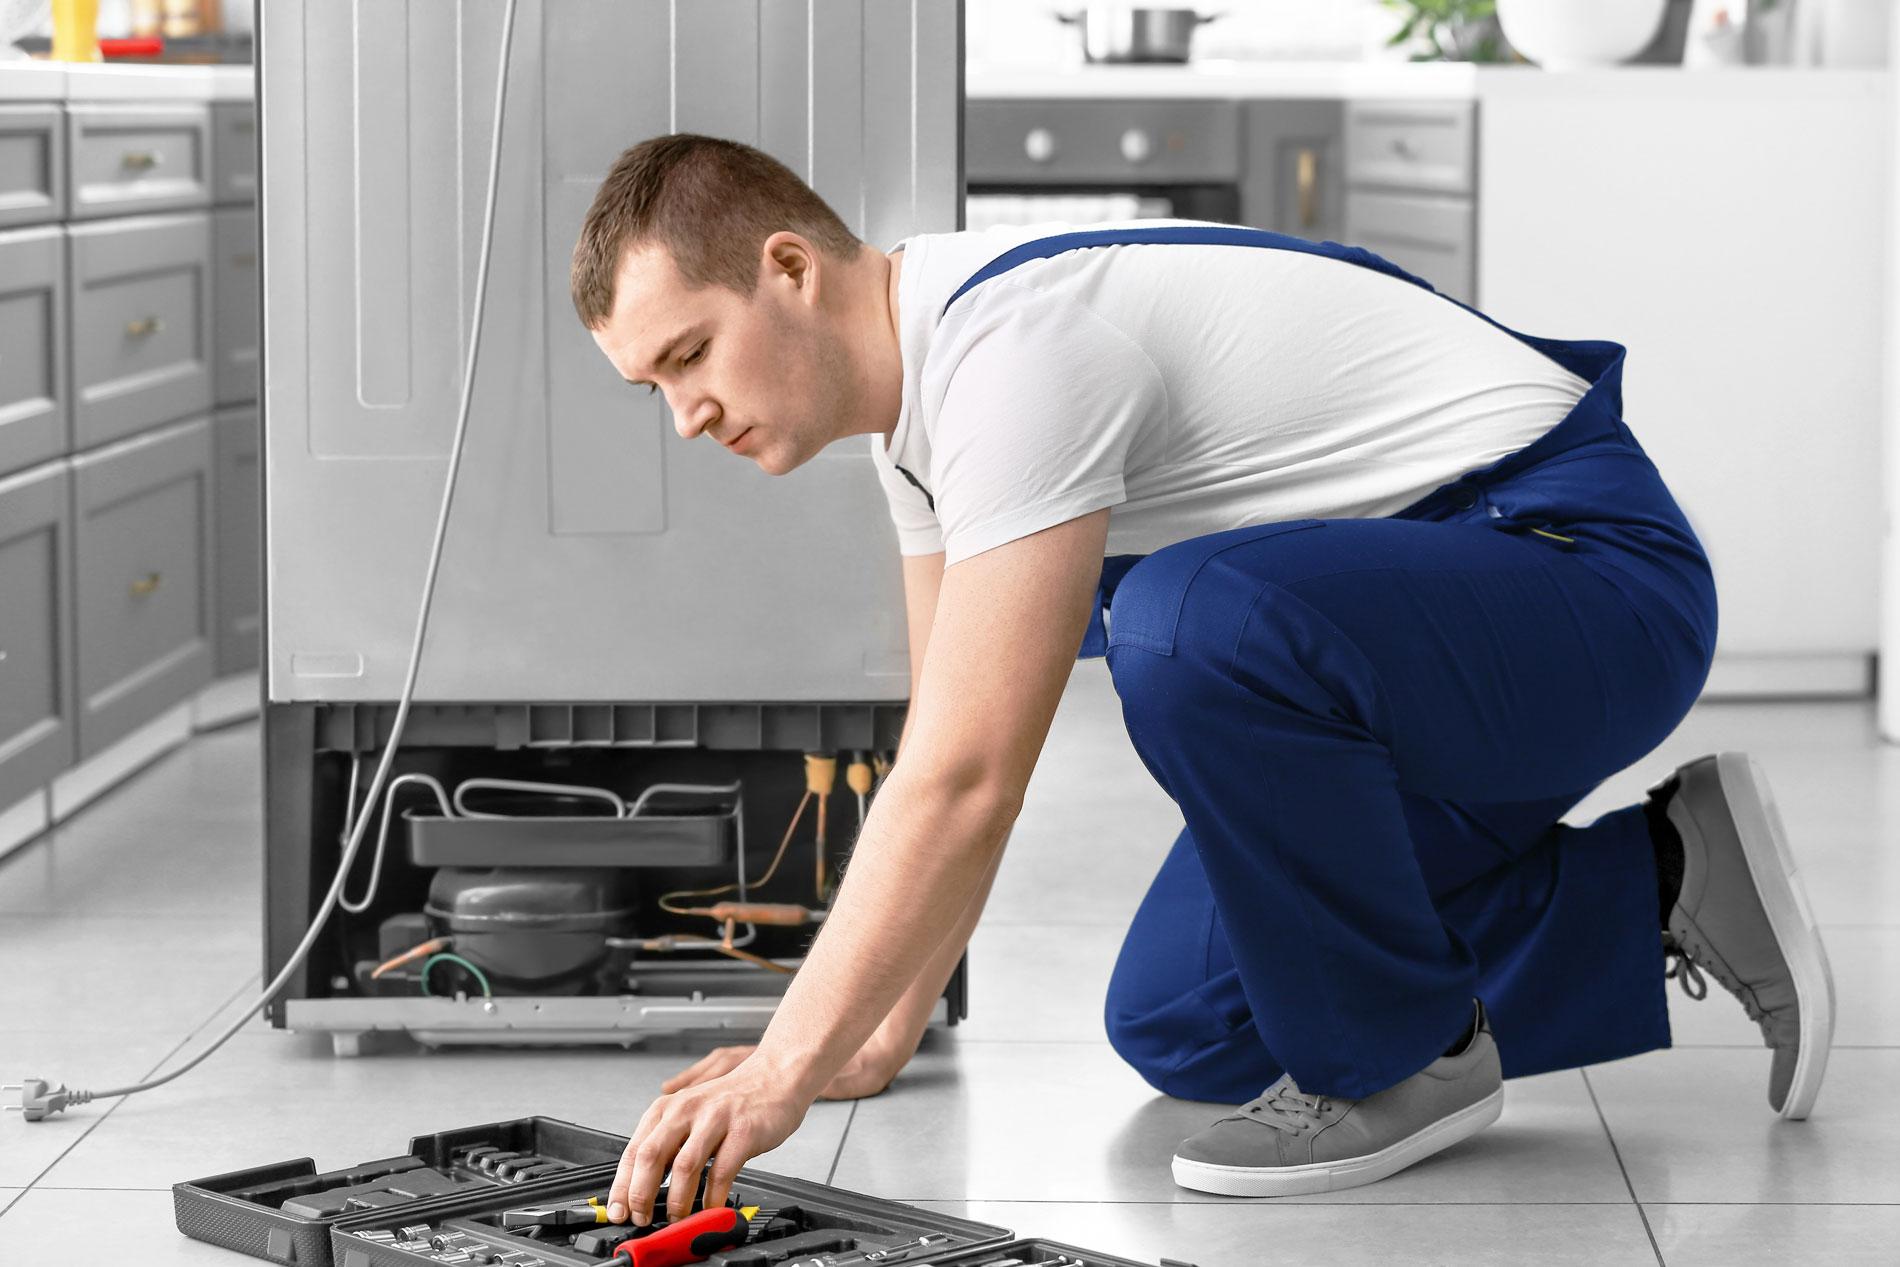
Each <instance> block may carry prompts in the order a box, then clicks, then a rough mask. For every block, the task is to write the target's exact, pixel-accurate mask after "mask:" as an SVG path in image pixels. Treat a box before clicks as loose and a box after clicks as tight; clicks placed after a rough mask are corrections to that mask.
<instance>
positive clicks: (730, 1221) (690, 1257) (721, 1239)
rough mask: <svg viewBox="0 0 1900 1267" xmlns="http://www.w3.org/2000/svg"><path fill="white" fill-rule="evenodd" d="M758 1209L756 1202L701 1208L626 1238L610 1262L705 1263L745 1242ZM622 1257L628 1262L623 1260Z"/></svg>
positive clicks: (645, 1265)
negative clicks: (643, 1233) (736, 1206)
mask: <svg viewBox="0 0 1900 1267" xmlns="http://www.w3.org/2000/svg"><path fill="white" fill-rule="evenodd" d="M758 1212H759V1207H758V1206H756V1205H748V1206H746V1207H744V1208H743V1209H738V1210H735V1209H733V1208H732V1207H731V1206H726V1205H722V1206H716V1207H714V1208H713V1209H710V1210H701V1211H700V1212H699V1213H698V1214H694V1215H689V1216H688V1217H686V1218H683V1219H681V1220H680V1221H679V1222H677V1223H669V1224H667V1225H666V1226H665V1227H663V1228H661V1229H660V1230H659V1231H657V1232H650V1233H648V1234H647V1235H645V1236H642V1237H640V1238H638V1239H637V1240H631V1241H622V1242H621V1243H620V1244H619V1245H618V1246H616V1247H615V1248H614V1257H613V1258H612V1259H610V1260H609V1261H610V1262H614V1263H617V1264H618V1267H683V1265H684V1264H686V1263H699V1262H704V1261H705V1260H706V1259H708V1258H711V1257H712V1256H713V1255H714V1254H717V1253H718V1252H719V1251H720V1250H722V1249H737V1248H739V1247H740V1246H741V1245H744V1244H745V1243H746V1238H747V1237H748V1236H749V1235H750V1233H751V1224H752V1218H753V1216H754V1215H756V1214H757V1213H758ZM622 1256H624V1257H625V1258H626V1259H627V1262H626V1263H619V1259H620V1258H621V1257H622Z"/></svg>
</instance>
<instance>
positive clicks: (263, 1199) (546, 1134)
mask: <svg viewBox="0 0 1900 1267" xmlns="http://www.w3.org/2000/svg"><path fill="white" fill-rule="evenodd" d="M483 1146H489V1147H497V1148H500V1149H502V1150H503V1151H506V1152H521V1153H532V1154H534V1155H536V1156H539V1157H543V1158H546V1159H547V1161H548V1162H549V1163H551V1164H553V1163H558V1164H561V1165H562V1166H563V1167H564V1169H563V1170H562V1171H561V1172H559V1173H558V1174H549V1175H546V1176H543V1177H541V1178H535V1179H528V1180H524V1181H519V1182H516V1181H514V1180H512V1179H510V1178H503V1177H501V1176H499V1175H492V1174H484V1173H483V1172H482V1171H481V1170H479V1169H477V1168H475V1167H472V1166H465V1165H460V1164H458V1163H457V1159H458V1158H459V1157H460V1156H461V1155H462V1154H463V1153H465V1152H466V1151H467V1150H468V1149H470V1148H475V1147H483ZM626 1147H627V1140H626V1137H625V1136H623V1135H610V1134H608V1133H607V1132H605V1131H596V1130H590V1129H589V1128H587V1127H585V1126H576V1125H574V1124H573V1123H571V1122H562V1121H557V1120H556V1119H554V1118H547V1117H527V1118H517V1119H515V1120H513V1121H509V1122H489V1123H487V1124H485V1125H481V1126H465V1127H462V1128H460V1129H459V1130H452V1131H443V1132H441V1133H440V1134H436V1135H418V1136H416V1137H415V1138H414V1139H411V1140H410V1141H409V1148H408V1151H407V1153H405V1154H401V1155H398V1156H394V1157H386V1158H383V1159H381V1160H379V1161H369V1162H363V1163H362V1164H360V1165H356V1166H349V1167H345V1168H344V1169H341V1170H330V1171H319V1170H318V1169H317V1167H316V1164H315V1163H314V1162H313V1161H312V1160H311V1159H310V1158H308V1157H300V1158H298V1159H297V1160H295V1161H285V1162H278V1163H276V1164H274V1165H269V1166H257V1167H253V1168H252V1169H249V1170H234V1171H232V1172H231V1173H230V1174H226V1175H215V1176H213V1177H211V1178H209V1179H193V1180H190V1181H188V1182H185V1183H180V1184H174V1185H172V1212H173V1216H174V1218H175V1219H176V1220H177V1223H178V1230H179V1231H181V1232H183V1233H184V1234H185V1235H186V1236H190V1237H193V1238H195V1239H197V1240H201V1241H209V1242H211V1243H212V1244H213V1245H222V1246H224V1247H225V1248H226V1249H234V1250H237V1251H238V1252H239V1253H241V1254H249V1255H251V1256H252V1257H253V1258H264V1259H268V1260H270V1261H271V1262H276V1263H290V1264H294V1265H295V1267H329V1264H330V1261H331V1260H330V1243H331V1241H330V1229H331V1227H332V1226H334V1225H335V1224H337V1223H339V1222H341V1221H343V1220H345V1219H353V1218H361V1217H362V1216H363V1214H364V1212H365V1209H366V1208H367V1207H366V1206H365V1205H364V1204H360V1203H359V1204H356V1205H354V1206H353V1208H349V1209H339V1210H337V1211H336V1212H335V1213H332V1214H322V1215H319V1214H315V1213H297V1212H287V1211H285V1210H284V1209H283V1206H284V1204H285V1203H286V1202H291V1203H293V1204H294V1203H307V1204H309V1205H313V1206H314V1205H319V1204H325V1203H339V1202H340V1201H341V1197H340V1196H339V1195H337V1190H338V1189H341V1188H345V1187H349V1188H357V1189H359V1192H358V1194H357V1197H358V1200H359V1202H378V1201H382V1200H383V1199H384V1198H385V1197H387V1198H389V1199H390V1204H389V1207H388V1208H390V1209H399V1210H401V1211H402V1212H403V1213H404V1214H405V1215H406V1214H410V1213H414V1214H415V1215H417V1216H418V1217H421V1216H422V1215H424V1214H426V1212H427V1211H429V1210H432V1209H434V1208H436V1207H437V1206H440V1205H441V1204H443V1203H444V1202H445V1201H455V1200H457V1199H461V1200H463V1201H464V1202H466V1200H467V1198H468V1197H469V1195H470V1194H471V1193H481V1194H483V1196H484V1197H485V1198H486V1199H487V1200H489V1201H491V1202H496V1203H498V1204H505V1205H506V1206H508V1207H512V1206H514V1205H516V1204H529V1203H530V1202H527V1201H517V1199H516V1198H517V1197H520V1196H522V1195H523V1194H526V1193H534V1192H540V1191H543V1190H545V1189H546V1188H547V1187H548V1185H549V1184H550V1183H551V1182H558V1181H559V1180H560V1179H562V1178H569V1179H571V1178H573V1177H575V1176H578V1175H582V1174H587V1175H598V1174H601V1173H603V1172H604V1173H605V1174H606V1176H607V1177H608V1179H609V1180H611V1179H612V1177H613V1173H614V1168H615V1167H616V1166H618V1165H619V1164H620V1154H621V1153H622V1152H624V1151H625V1149H626ZM428 1188H436V1189H440V1191H438V1192H427V1191H418V1190H421V1189H428ZM502 1189H505V1190H506V1192H507V1195H506V1197H505V1198H504V1197H502V1196H501V1195H500V1190H502ZM325 1193H329V1194H332V1196H331V1197H330V1198H327V1199H326V1198H324V1197H323V1196H322V1195H321V1194H325ZM404 1194H409V1195H404Z"/></svg>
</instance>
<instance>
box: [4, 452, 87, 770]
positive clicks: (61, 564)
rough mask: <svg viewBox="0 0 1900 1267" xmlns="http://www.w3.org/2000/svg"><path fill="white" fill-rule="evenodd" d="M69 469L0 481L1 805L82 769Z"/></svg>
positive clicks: (60, 466) (58, 464) (56, 467)
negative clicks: (77, 751) (76, 749)
mask: <svg viewBox="0 0 1900 1267" xmlns="http://www.w3.org/2000/svg"><path fill="white" fill-rule="evenodd" d="M70 478H71V477H70V474H69V473H68V471H67V469H66V463H65V462H63V461H55V462H52V463H49V464H47V465H46V466H42V467H39V468H37V469H35V470H31V471H26V472H22V473H21V474H19V475H14V476H12V477H10V478H7V479H0V805H13V804H15V803H16V802H18V801H19V800H20V799H21V798H22V797H24V796H26V795H28V794H29V793H31V792H32V791H33V790H34V789H36V788H39V787H43V786H45V785H46V784H48V783H50V782H52V781H53V776H54V775H56V774H58V773H59V772H60V771H62V770H64V769H66V768H67V767H68V766H70V765H71V764H72V763H73V657H72V650H71V648H72V628H73V620H72V591H71V588H70V584H69V581H68V578H69V577H70V576H71V575H72V549H73V543H72V509H71V507H72V503H71V498H70V496H69V492H68V490H69V486H70V485H69V481H70Z"/></svg>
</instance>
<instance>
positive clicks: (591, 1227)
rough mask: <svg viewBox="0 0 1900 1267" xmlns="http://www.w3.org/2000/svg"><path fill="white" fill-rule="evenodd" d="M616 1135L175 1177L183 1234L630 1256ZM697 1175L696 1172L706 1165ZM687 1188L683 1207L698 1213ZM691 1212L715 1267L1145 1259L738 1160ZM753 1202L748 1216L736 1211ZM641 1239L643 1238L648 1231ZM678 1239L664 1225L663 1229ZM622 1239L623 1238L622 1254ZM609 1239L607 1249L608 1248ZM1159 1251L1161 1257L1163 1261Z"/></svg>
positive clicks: (291, 1251)
mask: <svg viewBox="0 0 1900 1267" xmlns="http://www.w3.org/2000/svg"><path fill="white" fill-rule="evenodd" d="M626 1145H627V1140H626V1137H625V1136H620V1135H611V1134H608V1133H606V1132H602V1131H595V1130H590V1129H588V1128H586V1127H582V1126H575V1125H573V1124H572V1123H568V1122H561V1121H556V1120H554V1119H552V1118H543V1117H533V1118H520V1119H516V1120H514V1121H508V1122H493V1123H488V1124H486V1125H481V1126H470V1127H463V1128H461V1129H458V1130H452V1131H444V1132H442V1133H440V1134H435V1135H420V1136H417V1137H415V1138H414V1139H412V1140H410V1142H409V1151H408V1153H407V1154H405V1155H403V1156H399V1157H392V1158H385V1159H382V1160H379V1161H372V1162H365V1163H362V1164H359V1165H355V1166H350V1167H346V1168H344V1169H340V1170H331V1171H323V1172H319V1171H318V1170H317V1168H316V1166H315V1165H314V1164H313V1163H312V1161H311V1160H310V1159H309V1158H301V1159H299V1160H297V1161H292V1162H282V1163H278V1164H275V1165H269V1166H260V1167H255V1168H253V1169H249V1170H240V1171H233V1172H231V1173H230V1174H225V1175H218V1176H215V1177H213V1178H208V1179H197V1180H191V1181H189V1182H186V1183H180V1184H176V1185H174V1186H173V1189H172V1202H173V1208H174V1213H175V1216H176V1219H177V1223H178V1230H179V1231H181V1232H183V1233H185V1234H186V1235H187V1236H191V1237H194V1238H196V1239H198V1240H202V1241H209V1242H211V1243H212V1244H216V1245H222V1246H224V1247H226V1248H228V1249H234V1250H237V1251H239V1252H240V1253H244V1254H249V1255H251V1256H252V1257H255V1258H263V1259H266V1260H269V1261H271V1262H279V1263H288V1264H293V1265H294V1267H419V1265H420V1264H426V1263H485V1264H505V1265H506V1267H583V1265H585V1264H590V1263H607V1264H608V1267H632V1263H631V1262H630V1260H631V1259H633V1258H634V1257H635V1255H633V1254H632V1253H631V1251H632V1250H634V1249H635V1248H638V1249H640V1250H641V1251H642V1255H641V1256H642V1257H644V1256H646V1251H658V1250H659V1249H660V1247H661V1244H662V1243H663V1242H667V1241H668V1238H667V1237H666V1232H667V1228H668V1225H667V1223H666V1222H665V1189H664V1188H662V1190H661V1191H662V1195H661V1197H660V1199H659V1200H658V1201H656V1203H655V1207H654V1208H655V1211H656V1213H657V1214H658V1215H659V1216H660V1217H659V1218H658V1219H657V1220H656V1223H655V1226H654V1227H653V1228H650V1229H640V1228H634V1227H632V1226H631V1225H628V1224H612V1223H606V1222H605V1221H604V1217H600V1216H595V1215H594V1214H592V1212H591V1211H590V1210H589V1208H588V1205H589V1200H590V1198H592V1199H597V1200H600V1201H604V1200H605V1198H606V1195H607V1189H608V1187H609V1186H610V1185H611V1183H612V1181H613V1176H614V1172H615V1168H616V1167H617V1166H618V1164H619V1161H620V1157H621V1154H622V1153H623V1152H624V1151H625V1149H626ZM701 1182H702V1184H703V1182H704V1179H703V1177H702V1179H701ZM698 1195H699V1194H696V1197H695V1204H694V1207H693V1208H694V1211H695V1213H699V1212H700V1206H699V1204H698ZM727 1206H728V1207H730V1208H731V1209H732V1210H733V1211H735V1214H734V1215H733V1216H732V1217H727V1216H726V1215H725V1214H724V1212H723V1211H719V1210H717V1209H715V1211H714V1213H713V1214H712V1215H702V1217H701V1220H700V1221H701V1222H704V1221H705V1220H706V1219H708V1218H710V1219H711V1220H712V1221H713V1222H721V1221H724V1222H727V1223H730V1224H732V1225H733V1227H734V1230H733V1231H731V1232H728V1233H726V1234H725V1235H724V1237H723V1238H715V1239H723V1244H721V1245H720V1246H718V1247H715V1248H711V1249H709V1250H708V1252H706V1253H705V1254H704V1255H703V1256H701V1255H697V1254H696V1255H695V1256H693V1257H692V1258H690V1259H681V1258H677V1257H674V1258H669V1259H663V1260H662V1261H669V1262H684V1261H695V1262H706V1263H710V1264H714V1265H715V1267H894V1265H895V1264H899V1263H902V1264H904V1267H1005V1265H1006V1264H1007V1265H1009V1267H1141V1264H1138V1263H1136V1262H1134V1260H1132V1259H1128V1258H1121V1257H1117V1256H1115V1255H1113V1254H1105V1253H1100V1252H1097V1251H1094V1250H1082V1249H1075V1248H1072V1247H1070V1246H1066V1245H1060V1244H1057V1243H1055V1242H1052V1241H1045V1240H1037V1239H1033V1238H1032V1239H1020V1240H1011V1239H1010V1238H1011V1233H1010V1232H1009V1230H1008V1229H1006V1228H1002V1227H995V1226H991V1225H989V1224H985V1223H976V1222H972V1221H970V1220H968V1219H961V1218H956V1217H953V1216H951V1215H948V1214H943V1213H939V1212H937V1211H934V1210H925V1209H921V1208H919V1207H916V1206H910V1205H904V1204H902V1203H900V1202H897V1201H889V1200H885V1199H882V1198H879V1197H871V1196H865V1195H862V1194H860V1193H855V1192H847V1191H845V1190H843V1189H841V1188H833V1187H828V1186H826V1185H824V1184H819V1183H813V1182H810V1181H808V1180H802V1179H791V1178H787V1177H784V1176H780V1175H773V1174H768V1173H766V1172H764V1171H758V1170H752V1169H750V1168H747V1169H745V1170H742V1171H741V1172H740V1174H739V1178H738V1181H737V1182H736V1183H735V1184H734V1186H733V1191H732V1195H731V1198H730V1199H729V1201H728V1202H727ZM742 1207H743V1209H744V1210H749V1211H752V1213H751V1215H750V1217H749V1218H748V1217H747V1216H746V1215H745V1214H743V1213H739V1211H740V1210H741V1208H742ZM649 1237H651V1238H653V1240H652V1243H651V1244H650V1245H649V1244H644V1243H642V1242H644V1241H645V1240H646V1239H647V1238H649ZM678 1239H679V1238H678V1237H677V1236H675V1237H674V1238H672V1240H674V1241H676V1240H678ZM623 1242H629V1243H630V1244H629V1245H628V1248H627V1249H626V1250H620V1248H619V1247H620V1246H621V1245H622V1243H623ZM616 1251H619V1252H618V1256H616ZM1165 1261H1166V1260H1164V1262H1165Z"/></svg>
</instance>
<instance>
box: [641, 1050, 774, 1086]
mask: <svg viewBox="0 0 1900 1267" xmlns="http://www.w3.org/2000/svg"><path fill="white" fill-rule="evenodd" d="M751 1054H752V1049H751V1048H750V1047H719V1048H716V1049H714V1050H713V1051H710V1052H708V1053H707V1054H706V1055H704V1056H702V1057H700V1058H699V1060H698V1061H696V1062H695V1063H693V1064H692V1065H690V1066H688V1067H687V1068H685V1069H682V1070H681V1071H680V1072H678V1073H676V1074H674V1075H673V1076H672V1077H671V1078H668V1079H667V1080H666V1081H665V1082H663V1083H661V1084H660V1090H662V1091H665V1092H669V1093H671V1092H674V1091H684V1090H685V1089H686V1088H688V1087H694V1086H698V1085H699V1084H700V1083H702V1082H710V1081H712V1080H713V1079H714V1078H719V1077H724V1076H725V1075H726V1074H728V1073H730V1072H732V1070H734V1069H736V1068H738V1066H739V1065H740V1064H741V1063H743V1062H744V1060H745V1058H746V1057H747V1056H750V1055H751Z"/></svg>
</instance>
